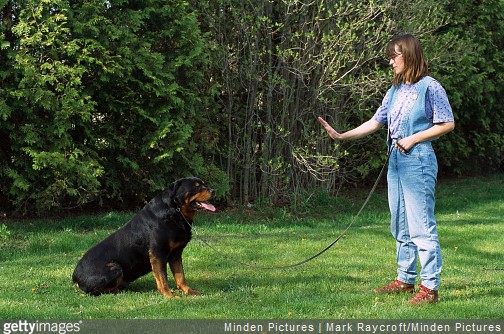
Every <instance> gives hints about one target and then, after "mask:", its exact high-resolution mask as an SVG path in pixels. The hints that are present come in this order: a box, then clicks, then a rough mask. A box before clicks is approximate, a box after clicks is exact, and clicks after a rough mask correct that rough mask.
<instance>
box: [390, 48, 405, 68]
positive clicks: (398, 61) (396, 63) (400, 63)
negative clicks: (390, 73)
mask: <svg viewBox="0 0 504 334" xmlns="http://www.w3.org/2000/svg"><path fill="white" fill-rule="evenodd" d="M394 50H395V56H393V57H392V58H390V61H389V65H390V66H392V68H393V69H394V74H401V73H402V71H404V58H403V55H402V53H401V52H400V51H399V50H398V47H397V45H396V46H395V47H394Z"/></svg>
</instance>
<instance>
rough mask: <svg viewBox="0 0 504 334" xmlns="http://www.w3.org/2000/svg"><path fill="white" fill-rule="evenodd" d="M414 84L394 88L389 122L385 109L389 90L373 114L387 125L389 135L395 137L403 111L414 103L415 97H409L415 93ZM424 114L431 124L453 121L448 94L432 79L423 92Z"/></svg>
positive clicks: (388, 99)
mask: <svg viewBox="0 0 504 334" xmlns="http://www.w3.org/2000/svg"><path fill="white" fill-rule="evenodd" d="M416 84H417V83H415V84H411V85H408V84H403V83H401V84H400V86H399V88H398V89H397V90H396V94H397V95H396V98H395V100H394V105H393V106H392V109H391V110H390V116H391V117H390V119H391V121H390V124H387V110H388V107H389V101H390V90H389V91H388V92H387V94H386V95H385V97H384V98H383V101H382V104H381V106H380V107H378V110H377V111H376V113H375V114H374V116H373V119H374V120H375V121H377V122H380V123H382V124H385V125H388V127H389V131H390V135H391V137H392V138H397V136H396V135H395V134H396V133H397V131H398V129H399V126H400V125H401V119H402V116H403V114H404V112H406V111H408V110H410V109H411V108H412V106H413V103H415V99H414V98H411V97H412V96H413V95H414V94H417V89H416V87H415V85H416ZM425 116H426V117H427V119H429V120H431V121H432V123H433V124H436V123H445V122H453V120H454V118H453V111H452V108H451V106H450V102H449V101H448V96H447V95H446V91H445V90H444V88H443V86H441V84H440V83H439V82H438V81H436V80H433V81H432V82H431V83H430V84H429V86H428V87H427V93H425Z"/></svg>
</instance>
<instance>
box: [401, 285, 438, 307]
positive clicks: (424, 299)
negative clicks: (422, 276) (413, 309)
mask: <svg viewBox="0 0 504 334" xmlns="http://www.w3.org/2000/svg"><path fill="white" fill-rule="evenodd" d="M437 302H438V292H437V290H431V289H429V288H427V287H425V286H423V285H422V284H420V291H418V293H417V294H416V295H415V296H414V297H413V298H411V299H410V300H409V301H408V304H410V305H422V304H427V303H429V304H430V303H437Z"/></svg>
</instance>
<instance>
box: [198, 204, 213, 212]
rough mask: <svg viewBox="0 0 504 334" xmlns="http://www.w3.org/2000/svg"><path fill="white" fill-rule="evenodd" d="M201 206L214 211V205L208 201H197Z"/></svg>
mask: <svg viewBox="0 0 504 334" xmlns="http://www.w3.org/2000/svg"><path fill="white" fill-rule="evenodd" d="M199 204H200V205H201V206H202V207H204V208H205V209H207V210H209V211H215V206H213V205H212V204H210V203H207V202H200V203H199Z"/></svg>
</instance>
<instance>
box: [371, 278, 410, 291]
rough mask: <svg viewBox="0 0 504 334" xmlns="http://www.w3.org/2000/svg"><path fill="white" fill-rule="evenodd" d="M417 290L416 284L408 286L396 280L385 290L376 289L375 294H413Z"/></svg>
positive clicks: (384, 288)
mask: <svg viewBox="0 0 504 334" xmlns="http://www.w3.org/2000/svg"><path fill="white" fill-rule="evenodd" d="M414 289H415V285H414V284H407V283H404V282H401V281H399V280H394V281H393V282H392V283H390V284H388V285H385V286H384V287H383V288H378V289H374V290H373V292H374V293H400V292H407V293H413V290H414Z"/></svg>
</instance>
